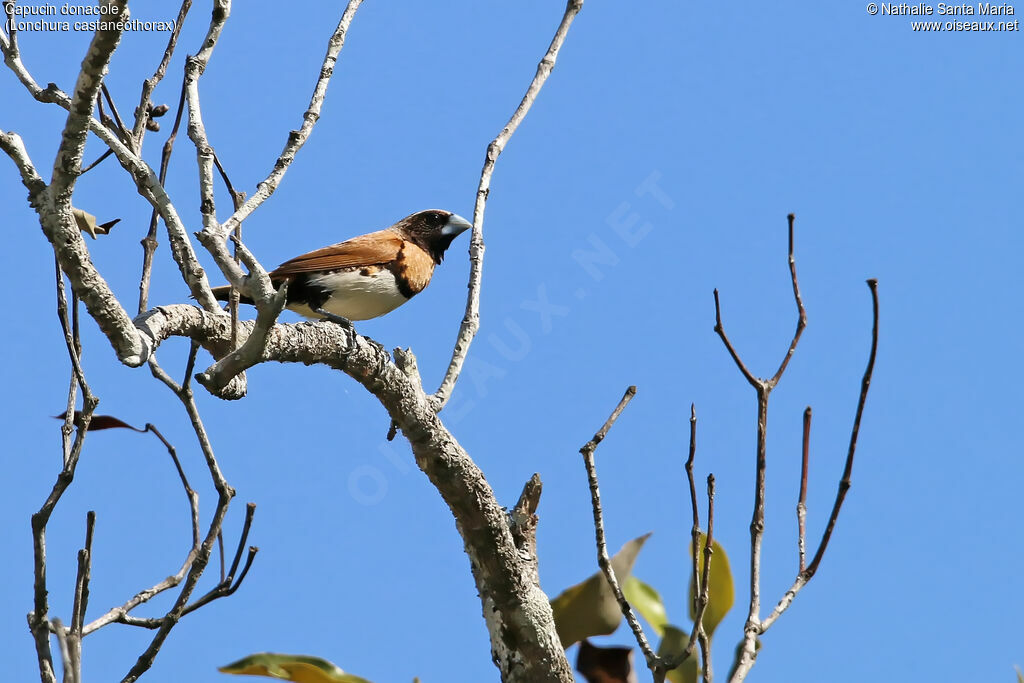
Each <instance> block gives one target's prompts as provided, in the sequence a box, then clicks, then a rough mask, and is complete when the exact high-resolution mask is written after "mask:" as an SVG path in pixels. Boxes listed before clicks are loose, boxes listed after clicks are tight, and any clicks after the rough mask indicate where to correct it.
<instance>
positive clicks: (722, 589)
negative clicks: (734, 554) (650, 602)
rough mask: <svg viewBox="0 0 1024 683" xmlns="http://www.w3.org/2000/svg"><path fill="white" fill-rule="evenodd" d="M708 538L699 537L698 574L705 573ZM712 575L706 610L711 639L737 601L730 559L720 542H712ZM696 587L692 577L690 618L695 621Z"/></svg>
mask: <svg viewBox="0 0 1024 683" xmlns="http://www.w3.org/2000/svg"><path fill="white" fill-rule="evenodd" d="M706 538H707V537H706V536H705V535H704V534H702V533H701V534H698V535H697V543H698V548H697V572H698V573H700V574H702V573H703V571H704V544H705V543H706V540H705V539H706ZM690 557H693V543H692V542H691V543H690ZM710 571H711V575H710V576H709V577H708V606H707V609H705V610H704V618H703V619H702V623H703V624H704V632H705V633H707V634H708V637H709V638H710V637H711V634H712V633H714V631H715V629H716V628H718V625H719V624H720V623H721V622H722V619H724V618H725V615H726V614H727V613H728V612H729V610H730V609H732V605H733V602H734V601H735V599H736V594H735V589H734V587H733V583H732V571H731V570H730V569H729V557H728V556H727V555H726V554H725V549H724V548H722V546H721V545H719V544H718V541H716V540H714V539H712V540H711V568H710ZM693 596H694V585H693V576H691V577H690V591H689V606H690V618H691V619H695V618H696V617H697V615H696V614H695V613H694V611H693V602H694V601H693Z"/></svg>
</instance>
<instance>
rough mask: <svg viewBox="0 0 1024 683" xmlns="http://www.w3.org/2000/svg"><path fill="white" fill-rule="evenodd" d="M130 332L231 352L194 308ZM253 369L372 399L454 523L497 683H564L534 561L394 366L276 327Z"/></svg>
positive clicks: (305, 327)
mask: <svg viewBox="0 0 1024 683" xmlns="http://www.w3.org/2000/svg"><path fill="white" fill-rule="evenodd" d="M136 324H137V325H138V326H139V329H140V330H142V331H143V334H144V335H146V336H147V338H149V339H150V340H151V342H152V344H153V348H156V347H158V346H159V344H160V343H161V342H162V341H163V340H165V339H167V338H169V337H171V336H186V337H190V338H192V339H194V340H195V341H197V342H199V343H200V344H201V345H202V346H204V347H205V348H208V349H224V348H227V347H228V346H229V345H230V343H231V322H230V320H229V319H228V318H227V316H212V315H210V314H209V313H206V312H204V311H202V310H200V309H198V308H196V307H194V306H186V305H175V306H165V307H161V308H157V309H155V310H153V311H150V312H149V313H147V314H145V315H143V316H140V317H139V318H138V319H137V321H136ZM253 326H254V322H253V321H240V322H239V338H240V339H243V340H244V339H245V338H246V337H247V336H248V335H249V334H250V333H251V331H252V329H253ZM259 360H260V362H267V361H276V362H284V363H304V364H306V365H311V364H314V363H316V364H322V365H327V366H329V367H333V368H336V369H338V370H341V371H343V372H345V374H347V375H349V376H350V377H352V378H353V379H355V380H356V381H358V382H359V383H360V384H362V385H363V386H364V387H365V388H366V389H367V390H368V391H370V393H372V394H373V395H374V396H376V397H377V399H378V400H379V401H380V402H381V404H382V405H383V406H384V407H385V409H387V411H388V414H389V415H390V416H391V418H392V419H393V420H394V421H395V422H396V423H397V425H398V427H399V428H400V429H401V430H402V433H403V434H404V435H405V437H406V438H407V439H408V440H409V443H410V444H411V446H412V450H413V454H414V455H415V457H416V463H417V465H419V467H420V469H421V470H423V472H424V473H425V474H426V475H427V477H428V478H429V479H430V481H431V483H432V484H433V485H434V486H435V488H437V490H438V491H439V492H440V493H441V496H442V498H443V499H444V501H445V503H447V505H448V507H449V509H450V510H451V511H452V515H453V516H454V517H455V520H456V525H457V527H458V529H459V532H460V534H461V535H462V538H463V541H464V544H465V549H466V553H467V555H469V559H470V565H471V567H472V570H473V576H474V578H475V580H476V584H477V589H478V591H479V592H480V595H481V596H482V598H481V599H482V600H483V602H484V618H485V620H486V622H487V626H488V631H489V632H490V635H491V646H492V654H493V656H494V660H495V662H496V663H497V665H498V667H499V669H500V670H501V674H502V679H503V680H505V681H516V682H529V683H535V682H541V683H542V682H544V681H560V682H568V681H572V674H571V670H570V668H569V663H568V661H567V660H566V659H565V653H564V651H563V650H562V647H561V643H559V641H558V637H557V635H556V633H555V630H554V620H553V617H552V616H551V608H550V604H549V603H548V599H547V596H545V595H544V593H543V592H542V591H541V590H540V587H539V586H537V585H536V583H535V581H534V580H533V579H532V577H533V576H534V574H533V571H532V570H531V565H532V562H533V560H532V558H526V557H524V556H523V555H522V554H521V552H520V548H519V547H518V546H517V544H516V541H515V537H514V535H513V532H512V529H511V528H510V523H509V515H508V513H507V512H506V511H505V510H504V508H502V506H501V505H500V504H499V503H498V501H497V500H496V498H495V496H494V492H493V491H492V489H491V487H490V485H489V484H488V483H487V481H486V479H485V478H484V476H483V473H482V472H481V471H480V469H479V468H478V467H477V466H476V464H475V463H474V462H473V461H472V459H471V458H470V457H469V455H468V454H467V453H466V451H465V450H464V449H463V448H462V447H461V446H460V445H459V443H458V442H457V441H456V440H455V437H454V436H452V434H451V433H450V432H449V431H448V430H447V429H446V428H445V426H444V424H443V423H442V422H441V420H440V418H439V417H438V415H437V414H436V412H435V411H434V409H433V404H432V402H431V401H430V399H429V397H428V396H427V395H426V394H424V392H423V389H422V387H421V386H419V384H418V383H417V382H415V381H414V380H413V379H412V378H410V377H409V376H408V375H407V374H406V373H405V372H404V371H403V370H402V369H401V368H399V367H398V366H397V365H396V364H394V363H392V362H391V360H390V358H389V357H388V355H387V353H386V352H385V351H384V350H383V349H382V348H380V346H379V345H377V344H376V343H374V342H371V341H369V340H367V339H366V338H364V337H362V336H360V335H357V334H355V333H354V332H353V331H352V330H350V329H348V328H344V327H342V326H340V325H335V324H333V323H329V322H301V323H296V324H282V323H278V324H276V325H274V326H273V327H272V328H270V330H269V332H268V333H267V337H266V343H265V345H264V346H263V350H262V353H261V354H260V358H259Z"/></svg>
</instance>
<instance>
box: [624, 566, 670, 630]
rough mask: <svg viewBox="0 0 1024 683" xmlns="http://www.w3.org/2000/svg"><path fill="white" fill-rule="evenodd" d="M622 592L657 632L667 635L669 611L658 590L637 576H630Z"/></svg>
mask: <svg viewBox="0 0 1024 683" xmlns="http://www.w3.org/2000/svg"><path fill="white" fill-rule="evenodd" d="M622 593H623V595H625V596H626V600H628V601H629V604H630V605H631V606H632V607H633V609H635V610H636V611H637V612H639V613H640V616H642V617H643V618H644V619H646V620H647V623H648V624H650V625H651V628H652V629H653V630H654V632H655V633H657V634H658V635H659V636H663V635H665V630H664V629H665V624H667V623H668V613H667V612H666V611H665V603H663V602H662V601H661V596H660V595H658V591H656V590H654V588H653V587H652V586H650V585H648V584H646V583H644V582H643V581H641V580H640V579H638V578H636V577H635V576H630V577H629V578H628V579H626V580H625V581H624V582H623V583H622Z"/></svg>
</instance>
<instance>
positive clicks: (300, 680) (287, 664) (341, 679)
mask: <svg viewBox="0 0 1024 683" xmlns="http://www.w3.org/2000/svg"><path fill="white" fill-rule="evenodd" d="M217 670H218V671H220V672H221V673H225V674H238V675H243V676H265V677H267V678H276V679H278V680H281V681H294V683H370V681H368V680H366V679H365V678H360V677H359V676H353V675H352V674H347V673H345V672H344V671H342V670H341V669H339V668H338V667H337V666H335V665H334V664H332V663H331V662H329V661H327V660H326V659H320V658H319V657H310V656H308V655H284V654H276V653H273V652H260V653H257V654H254V655H249V656H248V657H244V658H242V659H239V660H238V661H237V662H232V663H231V664H228V665H227V666H222V667H220V668H219V669H217Z"/></svg>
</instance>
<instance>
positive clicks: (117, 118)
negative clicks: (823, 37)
mask: <svg viewBox="0 0 1024 683" xmlns="http://www.w3.org/2000/svg"><path fill="white" fill-rule="evenodd" d="M100 92H101V93H103V97H104V99H106V100H107V104H108V105H110V111H111V112H112V113H113V114H114V123H116V124H117V132H118V134H119V135H120V136H121V139H122V140H123V141H124V142H125V143H126V144H129V145H130V144H132V137H131V132H130V131H129V130H128V129H127V128H125V126H124V121H122V120H121V113H120V112H119V111H117V105H116V104H114V99H113V98H112V97H111V96H110V91H109V90H108V89H107V84H106V83H102V84H101V85H100Z"/></svg>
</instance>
